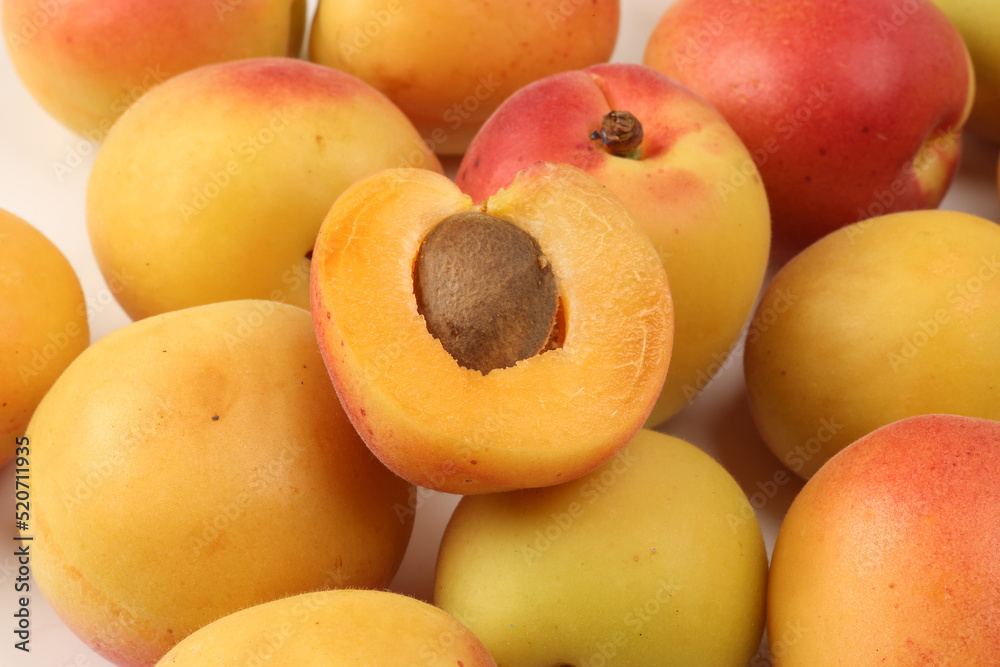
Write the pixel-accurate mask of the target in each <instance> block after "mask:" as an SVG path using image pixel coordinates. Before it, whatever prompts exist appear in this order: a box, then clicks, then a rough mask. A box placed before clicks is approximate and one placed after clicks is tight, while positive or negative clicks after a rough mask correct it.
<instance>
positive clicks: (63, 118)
mask: <svg viewBox="0 0 1000 667" xmlns="http://www.w3.org/2000/svg"><path fill="white" fill-rule="evenodd" d="M0 12H2V18H3V32H4V36H5V37H6V38H7V39H6V40H5V41H6V42H7V48H8V51H9V52H10V58H11V61H12V62H13V64H14V66H15V67H16V69H17V73H18V75H19V76H20V78H21V80H22V81H23V82H24V85H25V86H26V87H27V88H28V90H29V91H30V92H31V94H32V95H33V96H34V97H35V99H36V100H37V101H38V103H39V104H40V105H41V106H42V107H43V108H45V110H46V111H48V112H49V113H50V114H52V116H53V117H54V118H55V119H56V120H58V121H59V122H61V123H62V124H63V125H65V126H66V127H68V128H70V129H71V130H73V131H74V132H77V133H80V134H82V135H84V136H86V137H87V138H88V139H90V140H91V141H100V140H102V139H103V138H104V136H105V135H107V133H108V131H109V130H110V129H111V127H112V125H113V124H114V122H115V121H116V120H117V119H118V117H119V116H121V114H122V113H123V112H124V111H125V110H126V109H127V108H128V107H129V106H130V105H131V104H132V103H134V102H135V101H136V100H137V99H139V97H140V96H141V95H143V94H144V93H146V92H147V91H148V90H150V89H151V88H153V87H154V86H156V85H158V84H160V83H163V82H164V81H165V80H167V79H169V78H170V77H173V76H176V75H178V74H181V73H182V72H186V71H188V70H191V69H194V68H196V67H199V66H202V65H208V64H211V63H217V62H223V61H226V60H237V59H241V58H253V57H264V56H295V55H297V54H298V52H299V49H300V47H301V43H302V38H303V32H304V28H305V18H306V3H305V2H304V0H236V1H232V2H229V1H227V2H177V1H176V0H144V1H143V2H133V1H132V0H3V2H2V3H0Z"/></svg>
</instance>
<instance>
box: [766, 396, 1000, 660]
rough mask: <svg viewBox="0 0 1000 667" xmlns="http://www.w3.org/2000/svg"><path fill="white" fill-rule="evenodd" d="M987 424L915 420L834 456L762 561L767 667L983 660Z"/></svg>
mask: <svg viewBox="0 0 1000 667" xmlns="http://www.w3.org/2000/svg"><path fill="white" fill-rule="evenodd" d="M998 470H1000V422H997V421H991V420H987V419H975V418H970V417H959V416H955V415H940V414H936V415H922V416H917V417H909V418H907V419H903V420H900V421H897V422H894V423H892V424H890V425H887V426H883V427H882V428H879V429H877V430H875V431H874V432H872V433H870V434H868V435H866V436H864V437H863V438H861V439H859V440H858V441H856V442H854V443H853V444H851V445H850V446H848V447H847V448H846V449H844V450H843V451H842V452H840V453H839V454H837V455H836V456H834V457H833V458H832V459H830V461H829V462H828V463H827V464H826V465H824V466H823V467H822V468H821V469H820V471H819V472H817V473H816V475H815V476H814V477H813V478H812V479H810V480H809V482H808V483H807V484H806V485H805V487H804V488H803V489H802V491H801V493H800V494H799V495H798V496H797V497H796V498H795V501H794V502H793V503H792V506H791V507H790V508H789V510H788V513H787V515H786V516H785V519H784V522H783V523H782V525H781V530H780V532H779V533H778V539H777V542H776V544H775V547H774V555H773V558H772V560H771V574H770V580H769V582H768V602H767V615H768V617H767V621H768V626H767V631H768V640H769V642H770V644H771V655H772V656H773V658H774V665H775V666H776V667H782V666H786V665H787V666H790V667H795V666H797V665H834V664H844V665H869V664H876V663H877V664H885V665H995V664H997V658H998V657H1000V558H998V549H1000V544H998V539H1000V533H998V529H997V517H998V516H1000V478H998V477H997V471H998Z"/></svg>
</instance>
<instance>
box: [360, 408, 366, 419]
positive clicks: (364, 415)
mask: <svg viewBox="0 0 1000 667" xmlns="http://www.w3.org/2000/svg"><path fill="white" fill-rule="evenodd" d="M361 416H362V417H367V416H368V413H367V412H365V409H364V408H361Z"/></svg>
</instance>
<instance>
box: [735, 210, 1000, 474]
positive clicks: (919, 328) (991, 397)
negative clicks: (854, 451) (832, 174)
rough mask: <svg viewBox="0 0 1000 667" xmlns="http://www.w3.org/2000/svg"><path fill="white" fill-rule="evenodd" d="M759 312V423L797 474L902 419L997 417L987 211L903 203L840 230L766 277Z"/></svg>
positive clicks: (754, 344) (997, 232)
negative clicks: (905, 208)
mask: <svg viewBox="0 0 1000 667" xmlns="http://www.w3.org/2000/svg"><path fill="white" fill-rule="evenodd" d="M779 304H780V305H779ZM754 318H755V321H757V322H760V323H761V326H759V327H755V329H754V330H753V331H752V332H751V335H749V336H748V337H747V344H746V354H745V356H744V358H743V361H744V369H745V374H746V384H747V394H748V397H749V400H750V408H751V411H752V413H753V418H754V422H755V423H756V424H757V428H758V430H759V431H760V434H761V437H762V438H763V439H764V442H766V443H767V446H768V447H769V448H770V449H771V451H772V452H774V454H775V456H777V457H778V458H780V459H781V460H782V461H783V462H784V463H785V465H787V466H788V467H790V468H791V469H792V470H794V471H795V472H796V473H798V474H799V475H800V476H801V477H803V478H805V479H808V478H809V477H810V476H812V475H813V474H814V473H815V472H816V470H818V469H819V468H820V466H821V465H822V464H823V463H824V462H825V461H827V460H829V459H830V457H832V456H833V455H834V454H836V453H837V452H838V451H840V450H841V449H843V448H844V447H846V446H847V445H849V444H850V443H852V442H854V441H855V440H857V439H858V438H860V437H862V436H864V435H866V434H868V433H870V432H871V431H874V430H875V429H876V428H879V427H880V426H885V425H886V424H889V423H891V422H894V421H898V420H900V419H903V418H905V417H912V416H915V415H921V414H931V413H947V414H956V415H965V416H967V417H980V418H986V419H1000V400H998V399H997V391H998V388H1000V227H998V226H997V225H996V223H993V222H991V221H989V220H985V219H983V218H979V217H976V216H973V215H969V214H967V213H958V212H955V211H910V212H906V213H896V214H893V215H887V216H882V217H878V218H871V219H869V220H866V221H863V222H859V223H855V224H853V225H850V226H848V227H844V228H841V229H839V230H837V231H836V232H833V233H831V234H829V235H828V236H826V237H825V238H823V239H821V240H819V241H817V242H816V243H814V244H813V245H811V246H810V247H808V248H807V249H805V250H804V251H802V252H801V253H800V254H799V255H798V256H796V257H795V258H794V259H792V261H790V262H789V263H788V264H786V265H785V266H784V267H783V268H782V269H781V270H780V271H779V272H778V273H777V274H776V275H775V276H774V278H773V280H772V281H771V283H770V284H769V285H768V287H767V289H766V290H765V291H764V294H763V296H762V297H761V300H760V305H759V306H758V309H757V313H756V315H755V316H754Z"/></svg>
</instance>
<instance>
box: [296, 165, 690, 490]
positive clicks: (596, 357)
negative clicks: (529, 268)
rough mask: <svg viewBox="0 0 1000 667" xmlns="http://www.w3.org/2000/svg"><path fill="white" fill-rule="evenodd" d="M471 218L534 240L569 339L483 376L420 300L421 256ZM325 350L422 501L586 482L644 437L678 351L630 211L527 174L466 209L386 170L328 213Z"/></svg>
mask: <svg viewBox="0 0 1000 667" xmlns="http://www.w3.org/2000/svg"><path fill="white" fill-rule="evenodd" d="M474 210H479V211H482V212H485V213H488V214H489V215H493V216H496V217H498V218H501V219H504V220H506V221H508V222H511V223H513V224H515V225H517V226H519V227H520V228H522V229H524V230H525V231H526V232H528V233H529V234H531V236H533V237H534V238H535V239H536V240H537V242H538V244H539V246H540V248H541V250H542V251H543V253H544V254H545V256H546V257H547V258H548V260H549V261H550V262H551V267H552V272H553V273H554V274H555V277H556V280H557V281H558V284H559V290H560V303H561V306H562V312H563V315H562V318H563V320H564V322H563V323H562V325H561V327H562V330H563V331H564V336H563V337H562V339H561V340H560V343H561V344H560V345H559V346H558V347H557V348H556V349H552V350H547V351H545V352H544V353H542V354H538V355H535V356H532V357H530V358H527V359H523V360H521V361H519V362H517V363H516V364H515V365H514V366H512V367H509V368H498V369H495V370H493V371H491V372H489V373H487V374H485V375H484V374H483V373H481V372H479V371H476V370H471V369H466V368H462V367H461V366H460V365H459V363H458V362H457V361H456V360H455V358H454V357H452V355H450V354H449V353H448V352H447V350H446V349H445V348H444V347H443V346H442V344H441V342H440V341H438V340H437V339H435V338H434V337H433V335H432V334H431V333H430V332H429V331H428V328H427V324H426V320H425V319H424V317H422V316H421V314H420V312H419V310H418V307H417V299H416V297H415V295H414V285H413V265H414V262H415V258H416V256H417V254H418V252H419V248H420V245H421V243H422V241H423V239H424V238H425V236H426V235H427V234H428V232H430V230H431V229H432V228H433V227H434V226H436V225H437V224H438V223H439V222H440V221H441V220H443V219H444V218H446V217H448V216H450V215H454V214H456V213H461V212H465V211H474ZM312 300H313V301H312V311H313V319H314V322H315V326H316V332H317V336H318V338H319V341H320V349H321V350H322V351H323V356H324V360H325V361H326V364H327V367H328V369H329V370H330V375H331V377H332V378H333V381H334V385H335V386H336V388H337V392H338V394H339V396H340V398H341V401H342V402H343V404H344V407H345V409H346V410H347V413H348V415H350V417H351V421H352V422H353V423H354V425H355V427H356V428H357V429H358V432H359V433H360V434H361V437H362V438H364V440H365V442H366V443H367V444H368V446H369V448H371V450H372V451H373V452H374V453H375V455H376V456H378V457H379V459H380V460H382V462H383V463H385V464H386V465H387V466H388V467H389V468H390V469H392V470H393V471H395V472H396V473H397V474H399V475H401V476H402V477H404V478H406V479H408V480H410V481H412V482H414V483H416V484H420V485H422V486H424V487H427V488H433V489H436V490H441V491H450V492H455V493H466V494H467V493H486V492H491V491H500V490H509V489H513V488H525V487H534V486H545V485H549V484H554V483H558V482H561V481H566V480H569V479H574V478H576V477H579V476H580V475H583V474H586V473H587V472H589V471H590V470H593V469H594V468H596V467H597V466H599V465H600V464H601V463H602V462H604V461H605V460H606V459H607V458H609V457H610V456H612V455H613V454H614V453H615V452H616V451H617V450H618V449H619V448H621V447H622V446H624V444H625V443H626V442H628V441H629V440H630V439H631V437H632V436H633V435H634V434H635V433H636V432H637V431H638V430H639V428H640V427H641V426H642V423H643V421H644V420H645V419H646V416H647V415H648V414H649V411H650V409H651V408H652V406H653V403H654V402H655V400H656V397H657V395H658V393H659V391H660V388H661V387H662V385H663V379H664V377H665V375H666V371H667V365H668V363H669V360H670V350H671V344H672V340H673V306H672V302H671V300H670V290H669V287H668V284H667V278H666V273H665V272H664V269H663V265H662V263H661V262H660V260H659V257H658V255H657V254H656V250H655V249H654V248H653V246H652V244H651V243H650V241H649V239H648V237H647V236H646V235H645V234H644V233H643V232H642V231H641V229H640V228H639V226H638V224H637V223H636V222H635V221H634V220H633V219H632V217H631V214H629V212H628V210H627V209H626V208H625V207H624V205H623V204H622V203H621V202H620V201H619V200H618V199H617V198H616V197H615V196H614V195H613V194H612V193H611V192H610V191H609V190H608V189H607V188H605V187H604V186H602V185H601V184H600V183H598V182H597V181H596V180H595V179H594V178H593V177H591V176H589V175H587V174H586V173H585V172H583V171H581V170H579V169H577V168H575V167H570V166H567V165H557V164H548V163H537V164H535V165H533V166H532V167H529V168H528V169H526V170H524V171H523V172H522V173H521V174H520V175H519V176H518V177H517V178H516V179H515V180H514V182H513V183H512V184H511V185H510V187H508V188H507V189H505V190H503V191H501V192H499V193H498V194H497V195H495V196H494V197H492V198H490V199H488V200H487V201H486V202H485V204H484V205H483V206H482V207H476V206H475V205H474V204H473V202H472V200H471V198H470V197H468V196H467V195H464V194H462V192H461V191H460V190H459V189H458V188H457V186H455V184H454V183H452V182H451V181H449V180H448V179H447V178H446V177H444V176H441V175H438V174H434V173H432V172H429V171H425V170H413V169H394V170H385V171H382V172H379V173H377V174H374V175H372V176H370V177H367V178H364V179H361V180H360V181H358V182H356V183H355V184H354V185H352V186H351V187H350V188H349V189H348V190H347V191H345V193H344V194H343V195H342V196H341V197H340V198H339V199H338V200H337V202H336V203H335V204H334V206H333V208H332V209H331V210H330V213H329V215H328V216H327V219H326V221H325V222H324V223H323V227H322V229H321V231H320V234H319V237H318V239H317V241H316V249H315V251H314V252H313V272H312Z"/></svg>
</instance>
